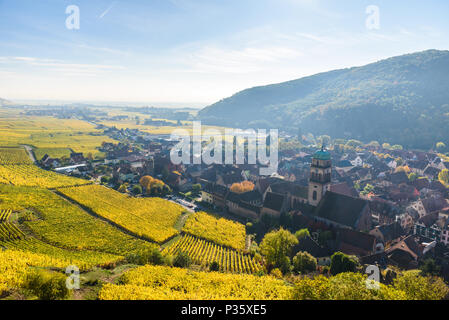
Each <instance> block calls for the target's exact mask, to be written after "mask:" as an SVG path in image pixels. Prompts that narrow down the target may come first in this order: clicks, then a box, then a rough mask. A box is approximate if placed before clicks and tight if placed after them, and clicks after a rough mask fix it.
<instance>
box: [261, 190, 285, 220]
mask: <svg viewBox="0 0 449 320" xmlns="http://www.w3.org/2000/svg"><path fill="white" fill-rule="evenodd" d="M286 205H287V197H286V196H285V195H282V194H278V193H274V192H267V193H266V195H265V199H264V201H263V206H262V209H261V215H264V214H267V215H271V216H275V217H279V216H280V215H281V213H282V212H284V211H285V210H286Z"/></svg>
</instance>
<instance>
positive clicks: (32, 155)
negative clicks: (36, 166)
mask: <svg viewBox="0 0 449 320" xmlns="http://www.w3.org/2000/svg"><path fill="white" fill-rule="evenodd" d="M22 146H23V147H24V148H25V150H26V151H27V152H28V155H29V156H30V158H31V161H33V163H36V158H35V157H34V153H33V149H32V148H31V147H30V146H27V145H25V144H24V145H22Z"/></svg>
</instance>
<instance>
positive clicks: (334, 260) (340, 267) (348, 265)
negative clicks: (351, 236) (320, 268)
mask: <svg viewBox="0 0 449 320" xmlns="http://www.w3.org/2000/svg"><path fill="white" fill-rule="evenodd" d="M357 265H358V261H357V260H356V258H355V257H351V256H348V255H346V254H344V253H343V252H335V253H334V254H333V255H332V257H331V269H330V272H331V274H332V275H336V274H339V273H342V272H355V271H356V268H357Z"/></svg>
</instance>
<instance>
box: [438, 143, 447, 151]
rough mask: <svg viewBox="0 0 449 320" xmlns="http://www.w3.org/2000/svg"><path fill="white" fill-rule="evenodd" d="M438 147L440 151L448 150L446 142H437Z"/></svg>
mask: <svg viewBox="0 0 449 320" xmlns="http://www.w3.org/2000/svg"><path fill="white" fill-rule="evenodd" d="M436 147H437V151H438V152H444V151H445V150H446V144H445V143H444V142H437V144H436Z"/></svg>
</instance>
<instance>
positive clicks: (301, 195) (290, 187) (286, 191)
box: [266, 180, 309, 210]
mask: <svg viewBox="0 0 449 320" xmlns="http://www.w3.org/2000/svg"><path fill="white" fill-rule="evenodd" d="M266 192H274V193H277V194H282V195H286V196H287V209H288V210H292V209H296V208H298V205H299V204H300V203H306V202H307V201H308V199H307V198H308V194H309V189H308V187H304V186H300V185H298V184H295V183H293V182H291V181H282V180H281V181H279V182H276V183H273V184H271V185H269V186H268V188H267V189H266Z"/></svg>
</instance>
